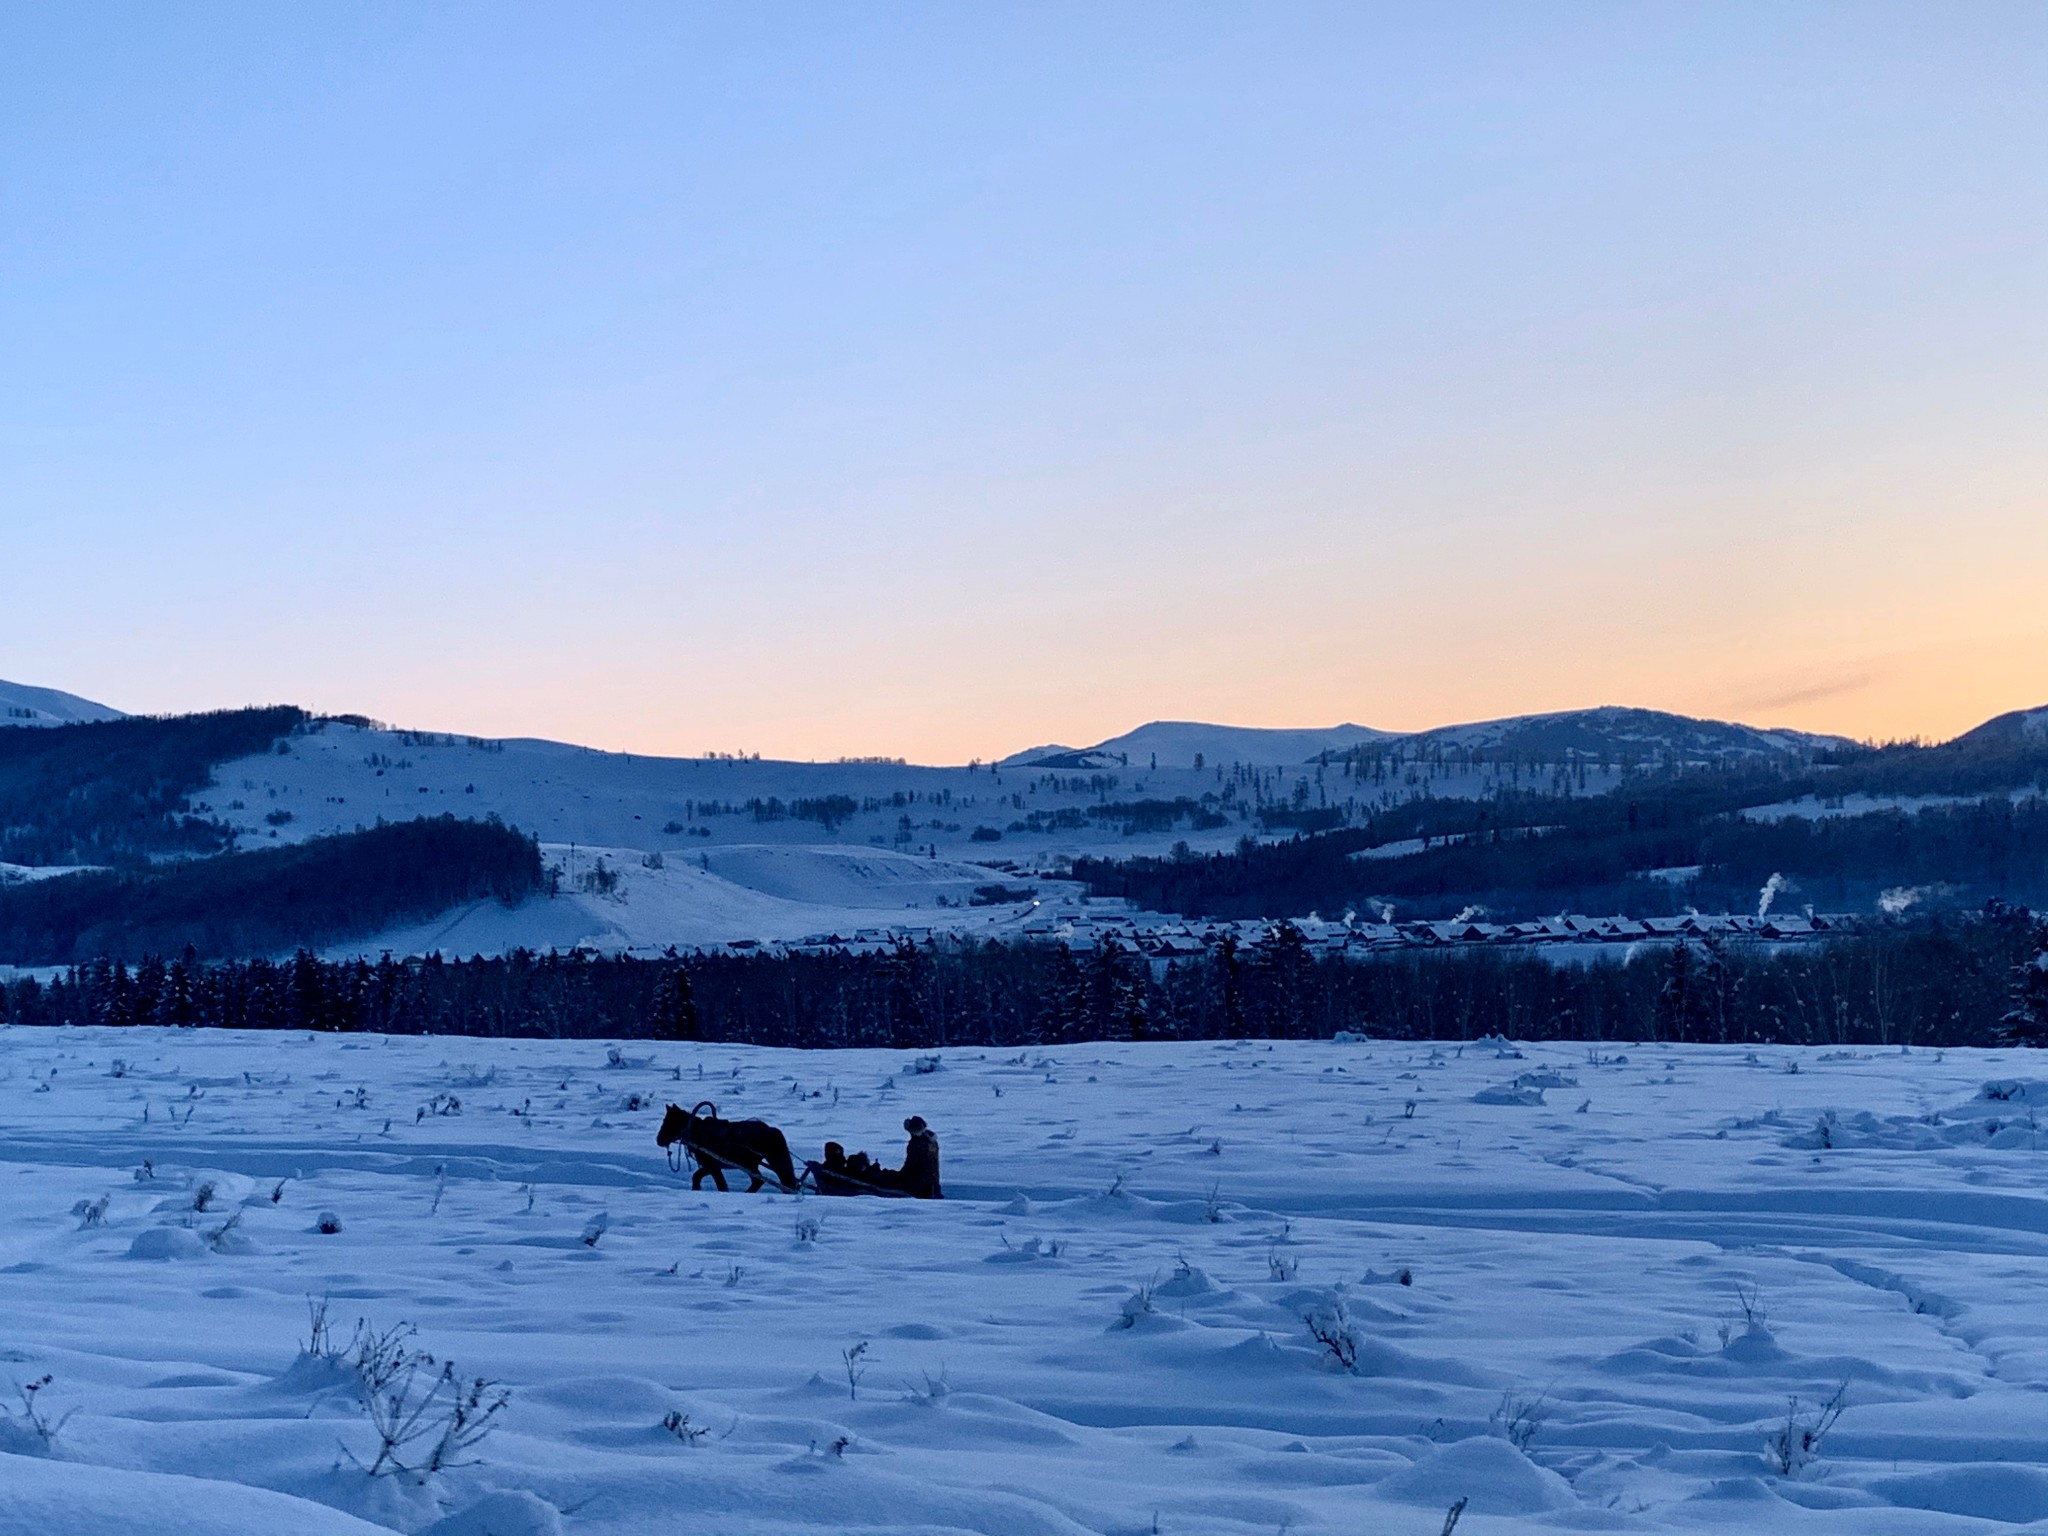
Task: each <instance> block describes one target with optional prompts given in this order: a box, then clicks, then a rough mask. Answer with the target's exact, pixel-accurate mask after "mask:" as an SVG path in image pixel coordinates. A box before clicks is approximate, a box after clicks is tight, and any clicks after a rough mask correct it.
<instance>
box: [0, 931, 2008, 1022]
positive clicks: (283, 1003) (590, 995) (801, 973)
mask: <svg viewBox="0 0 2048 1536" xmlns="http://www.w3.org/2000/svg"><path fill="white" fill-rule="evenodd" d="M2044 973H2048V924H2044V923H2040V922H2037V921H2035V920H2034V919H2033V918H2032V917H2031V915H2030V914H2028V913H2027V912H2026V911H2025V910H2024V909H2012V908H2004V907H1994V908H1993V909H1991V911H1990V912H1989V913H1988V914H1986V915H1984V916H1981V917H1977V918H1973V919H1971V920H1969V921H1936V922H1927V923H1921V924H1918V925H1914V926H1903V925H1902V926H1894V927H1888V928H1882V929H1877V930H1874V931H1872V932H1869V933H1865V934H1859V935H1855V936H1852V937H1846V938H1842V939H1838V940H1833V941H1830V942H1827V943H1824V944H1814V945H1809V946H1800V947H1796V948H1790V949H1788V948H1784V947H1777V948H1770V947H1757V946H1748V945H1741V944H1721V943H1714V942H1709V943H1688V944H1680V945H1675V946H1670V947H1663V948H1649V947H1646V948H1644V949H1642V950H1640V951H1638V952H1636V953H1634V954H1633V955H1631V956H1629V957H1628V958H1626V959H1623V960H1612V961H1607V960H1603V961H1596V962H1595V963H1592V964H1584V965H1578V964H1557V963H1554V962H1552V961H1550V960H1547V959H1545V958H1543V957H1542V956H1541V955H1540V954H1533V953H1530V952H1528V951H1525V950H1493V951H1485V950H1482V951H1478V952H1473V953H1445V954H1427V953H1425V954H1415V955H1392V956H1386V957H1381V958H1375V959H1371V960H1368V961H1364V962H1359V961H1353V960H1342V959H1336V958H1331V957H1328V956H1323V955H1319V954H1317V953H1315V952H1314V951H1313V950H1312V949H1311V948H1310V947H1309V946H1308V944H1307V943H1306V942H1305V941H1304V939H1303V937H1302V935H1301V933H1300V932H1299V931H1298V930H1296V929H1294V928H1293V927H1292V926H1291V925H1288V924H1285V923H1282V924H1278V925H1276V926H1275V928H1274V929H1273V930H1272V933H1271V935H1270V936H1269V937H1268V938H1267V939H1266V940H1265V941H1263V942H1261V943H1257V944H1249V945H1238V944H1236V943H1234V942H1230V941H1225V942H1223V943H1219V944H1217V945H1214V946H1212V947H1211V948H1210V949H1209V950H1208V951H1207V952H1206V953H1204V954H1202V955H1199V956H1192V957H1188V958H1185V959H1179V960H1175V961H1173V962H1171V963H1162V962H1155V961H1152V960H1149V959H1148V958H1147V957H1145V956H1143V955H1141V954H1139V953H1137V952H1135V951H1133V950H1131V949H1128V948H1126V947H1123V946H1120V945H1118V944H1116V943H1114V942H1104V943H1101V944H1098V945H1096V946H1094V947H1092V948H1088V949H1083V950H1075V949H1071V948H1068V947H1065V946H1035V945H1023V944H995V943H973V942H967V941H953V942H934V943H928V944H923V945H911V944H904V945H900V946H898V947H897V948H895V949H893V950H889V951H884V952H865V953H854V952H849V951H845V950H834V951H827V952H823V953H793V954H768V953H750V954H728V953H713V954H703V955H688V956H684V955H676V954H673V953H671V954H669V955H666V956H662V957H654V958H642V957H634V956H617V957H603V956H597V955H593V954H590V953H588V952H574V953H569V954H560V953H547V954H534V953H528V952H523V951H522V952H515V953H514V954H511V955H508V956H505V957H503V958H496V959H484V958H476V959H469V960H454V959H444V958H443V957H441V956H438V955H435V956H429V957H427V958H426V959H423V960H414V961H398V960H393V959H391V958H388V957H387V958H385V959H382V960H378V961H370V960H348V961H339V962H329V961H324V960H321V959H318V958H317V957H315V956H314V955H312V954H311V953H309V952H301V953H300V954H298V955H297V956H296V957H294V958H292V959H289V960H284V961H276V962H273V961H270V960H261V959H259V960H237V961H223V962H217V963H208V962H206V961H204V960H202V959H200V958H199V957H198V955H197V954H196V953H193V952H186V953H185V954H183V955H181V956H180V957H178V958H176V959H172V960H169V961H165V960H162V959H149V960H145V961H144V962H142V963H141V964H138V965H132V966H131V965H128V964H126V963H123V962H121V961H107V960H96V961H93V962H90V963H87V964H83V965H79V966H75V967H72V968H71V969H69V970H67V971H65V972H64V973H63V974H61V975H60V976H58V977H57V978H56V979H54V980H51V981H48V982H44V981H39V980H37V979H35V978H33V977H22V978H18V979H16V980H15V981H13V982H11V983H4V982H0V1022H6V1023H12V1024H21V1025H69V1024H111V1025H150V1024H155V1025H211V1026H219V1027H223V1028H232V1029H304V1030H340V1031H357V1030H365V1031H368V1030H374V1031H381V1032H387V1033H395V1034H455V1035H484V1036H538V1037H546V1038H554V1039H586V1038H655V1039H665V1040H675V1041H688V1040H703V1041H733V1042H740V1043H747V1044H755V1045H771V1046H794V1047H841V1046H886V1047H892V1048H896V1049H919V1050H933V1049H940V1048H944V1047H948V1046H992V1047H1016V1046H1031V1045H1060V1044H1071V1043H1074V1042H1078V1041H1084V1040H1211V1039H1251V1038H1266V1039H1327V1038H1329V1037H1331V1036H1333V1035H1335V1034H1337V1033H1338V1032H1339V1031H1353V1032H1359V1033H1367V1034H1371V1035H1374V1036H1382V1037H1391V1038H1400V1039H1415V1040H1471V1039H1477V1038H1479V1037H1482V1036H1487V1035H1503V1036H1507V1037H1510V1038H1514V1039H1524V1040H1542V1039H1575V1040H1588V1041H1607V1042H1628V1041H1639V1040H1671V1041H1685V1042H1717V1043H1726V1042H1753V1043H1765V1042H1775V1043H1780V1044H1797V1045H1823V1044H1825V1045H1837V1046H1846V1045H1870V1046H1898V1045H1928V1046H1948V1045H1989V1044H1995V1043H1999V1042H2001V1041H2008V1040H2013V1039H2022V1040H2027V1041H2028V1043H2032V1041H2033V1040H2035V1039H2038V1040H2041V1041H2048V1013H2044V1014H2043V1015H2042V1016H2041V1017H2039V1018H2035V1017H2034V1013H2033V1012H2030V1010H2034V1011H2037V1012H2038V1011H2040V1010H2043V1009H2048V982H2044V980H2043V977H2044ZM2029 998H2031V999H2032V1001H2031V1002H2030V1001H2029ZM2029 1020H2032V1025H2031V1026H2030V1025H2028V1021H2029ZM2029 1027H2032V1028H2034V1031H2035V1033H2034V1035H2033V1036H2032V1037H2029V1036H2028V1034H2027V1029H2028V1028H2029Z"/></svg>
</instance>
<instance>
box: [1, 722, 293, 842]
mask: <svg viewBox="0 0 2048 1536" xmlns="http://www.w3.org/2000/svg"><path fill="white" fill-rule="evenodd" d="M308 718H309V717H308V715H307V714H306V712H305V711H304V710H302V709H297V708H294V707H292V706H290V705H280V706H277V707H274V708H268V709H229V710H219V711H216V712H214V713H212V714H203V715H173V716H166V717H162V718H153V717H146V716H139V715H138V716H133V717H130V718H128V719H124V720H106V721H99V722H95V723H93V724H89V725H64V726H56V727H53V728H51V729H48V730H34V731H31V730H12V731H0V863H7V864H122V863H134V862H136V861H138V860H142V859H147V858H149V857H151V856H158V855H164V854H186V855H190V854H209V853H218V852H220V851H222V850H223V849H225V848H227V847H228V846H229V845H230V840H231V837H232V834H231V833H230V832H229V831H228V829H227V828H226V827H223V826H221V825H219V824H218V823H217V822H215V821H213V820H211V819H209V818H206V817H201V816H196V815H193V814H192V813H191V808H190V803H189V800H190V796H191V794H192V792H193V791H194V790H196V789H198V788H199V787H200V786H202V785H204V784H205V783H206V782H207V780H208V779H209V778H210V777H211V776H212V774H213V770H214V768H215V766H216V765H217V764H220V763H224V762H229V761H232V760H233V759H235V758H238V757H247V756H249V755H250V754H252V753H257V752H269V751H273V750H275V749H277V748H279V747H281V746H283V745H284V739H285V737H286V736H287V735H288V734H289V733H290V732H291V731H292V730H293V729H294V728H295V727H297V726H299V725H302V724H304V723H305V721H306V720H307V719H308Z"/></svg>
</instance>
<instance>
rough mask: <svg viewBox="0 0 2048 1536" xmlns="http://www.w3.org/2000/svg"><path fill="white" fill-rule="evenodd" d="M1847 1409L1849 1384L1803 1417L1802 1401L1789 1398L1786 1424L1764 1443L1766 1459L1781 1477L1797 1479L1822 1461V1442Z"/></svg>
mask: <svg viewBox="0 0 2048 1536" xmlns="http://www.w3.org/2000/svg"><path fill="white" fill-rule="evenodd" d="M1848 1406H1849V1383H1848V1382H1846V1381H1845V1382H1843V1383H1842V1384H1841V1385H1840V1386H1839V1387H1836V1388H1835V1395H1834V1396H1833V1397H1830V1398H1829V1399H1828V1400H1827V1401H1826V1402H1824V1403H1822V1404H1821V1405H1820V1406H1819V1407H1818V1408H1816V1409H1815V1410H1814V1411H1813V1412H1811V1413H1807V1414H1802V1413H1801V1412H1800V1411H1799V1399H1798V1398H1796V1397H1793V1398H1788V1399H1787V1400H1786V1402H1785V1421H1784V1422H1783V1423H1782V1424H1780V1425H1778V1426H1777V1428H1775V1429H1773V1430H1772V1431H1771V1433H1770V1435H1769V1437H1768V1438H1767V1439H1766V1440H1765V1441H1764V1459H1765V1460H1767V1461H1769V1462H1770V1464H1771V1466H1772V1467H1773V1468H1774V1469H1775V1470H1776V1471H1777V1473H1778V1475H1779V1476H1780V1477H1796V1476H1798V1475H1799V1473H1800V1471H1801V1469H1803V1468H1805V1467H1806V1466H1808V1465H1810V1464H1811V1463H1812V1462H1814V1461H1815V1460H1816V1459H1818V1458H1819V1456H1820V1448H1821V1442H1822V1441H1824V1440H1826V1439H1827V1437H1828V1432H1829V1431H1830V1430H1832V1429H1833V1428H1834V1427H1835V1423H1836V1421H1837V1420H1839V1419H1840V1418H1841V1417H1842V1412H1843V1410H1844V1409H1846V1408H1847V1407H1848Z"/></svg>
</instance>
